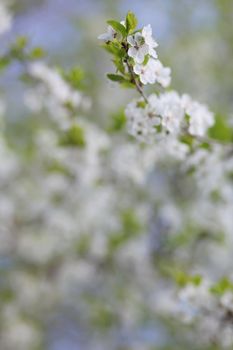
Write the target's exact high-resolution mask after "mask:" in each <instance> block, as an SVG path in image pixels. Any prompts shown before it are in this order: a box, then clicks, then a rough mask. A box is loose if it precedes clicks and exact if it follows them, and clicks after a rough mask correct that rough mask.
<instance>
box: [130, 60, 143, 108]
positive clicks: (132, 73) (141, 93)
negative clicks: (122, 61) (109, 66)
mask: <svg viewBox="0 0 233 350" xmlns="http://www.w3.org/2000/svg"><path fill="white" fill-rule="evenodd" d="M126 64H127V67H128V70H129V73H130V75H131V78H132V80H133V83H134V84H135V86H136V89H137V91H138V92H139V94H140V95H141V96H142V97H143V99H144V101H145V102H146V103H148V99H147V97H146V95H145V94H144V92H143V90H142V88H141V86H140V85H139V83H138V81H137V79H136V77H135V74H134V71H133V67H132V66H131V65H130V63H129V62H128V60H127V61H126Z"/></svg>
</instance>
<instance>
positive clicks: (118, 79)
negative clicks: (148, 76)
mask: <svg viewBox="0 0 233 350" xmlns="http://www.w3.org/2000/svg"><path fill="white" fill-rule="evenodd" d="M107 77H108V79H110V80H111V81H115V82H118V83H123V82H125V81H126V80H125V78H124V77H122V76H121V75H119V74H107Z"/></svg>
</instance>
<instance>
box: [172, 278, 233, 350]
mask: <svg viewBox="0 0 233 350" xmlns="http://www.w3.org/2000/svg"><path fill="white" fill-rule="evenodd" d="M178 296H179V300H180V305H179V312H180V313H181V316H182V318H183V321H184V322H185V323H187V324H192V323H194V324H195V327H196V328H197V331H198V333H199V334H200V336H201V337H202V340H203V342H204V343H206V344H208V343H213V344H221V346H222V348H224V349H228V348H229V347H231V346H232V344H233V329H232V321H233V284H232V282H231V281H229V280H228V279H226V278H223V279H221V280H220V281H218V282H217V283H215V284H213V283H210V282H209V281H208V280H203V281H201V282H198V283H197V284H195V283H188V284H187V285H186V286H185V287H184V288H183V289H181V290H180V292H179V295H178Z"/></svg>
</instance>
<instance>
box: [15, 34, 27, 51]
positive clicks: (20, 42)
mask: <svg viewBox="0 0 233 350" xmlns="http://www.w3.org/2000/svg"><path fill="white" fill-rule="evenodd" d="M27 44H28V38H27V37H26V36H19V37H18V38H17V39H16V42H15V45H14V46H15V47H17V49H19V50H23V49H25V47H26V46H27Z"/></svg>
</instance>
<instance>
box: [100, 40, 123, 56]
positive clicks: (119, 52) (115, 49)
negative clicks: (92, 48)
mask: <svg viewBox="0 0 233 350" xmlns="http://www.w3.org/2000/svg"><path fill="white" fill-rule="evenodd" d="M103 48H104V49H105V50H106V51H108V52H109V53H111V54H112V55H114V56H117V57H119V58H123V57H124V56H125V50H124V49H122V48H121V47H120V46H118V45H117V44H116V43H109V44H106V45H103Z"/></svg>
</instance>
